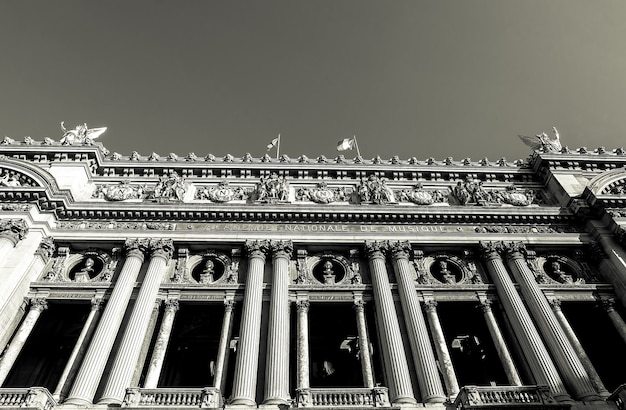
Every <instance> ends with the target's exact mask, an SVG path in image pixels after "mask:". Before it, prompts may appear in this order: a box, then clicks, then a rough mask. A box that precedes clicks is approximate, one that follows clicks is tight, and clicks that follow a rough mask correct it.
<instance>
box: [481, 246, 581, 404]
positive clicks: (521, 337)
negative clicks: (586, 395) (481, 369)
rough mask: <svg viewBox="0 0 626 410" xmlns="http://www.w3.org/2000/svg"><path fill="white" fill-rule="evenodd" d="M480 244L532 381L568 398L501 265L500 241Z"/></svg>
mask: <svg viewBox="0 0 626 410" xmlns="http://www.w3.org/2000/svg"><path fill="white" fill-rule="evenodd" d="M480 246H481V250H482V254H483V259H484V260H485V264H486V265H487V270H488V271H489V274H490V275H491V279H492V280H493V283H494V285H495V286H496V291H497V293H498V297H499V299H500V302H501V303H502V306H503V307H504V311H505V312H506V315H507V317H508V319H509V323H510V324H511V327H512V328H513V332H514V333H515V336H516V338H517V340H518V342H519V344H520V346H521V348H522V351H523V352H524V356H525V358H526V361H527V362H528V364H529V365H530V369H531V371H532V373H533V376H534V379H535V383H536V384H539V385H542V384H543V385H547V386H548V387H549V388H550V391H551V392H552V394H553V396H554V398H555V399H556V400H558V401H571V397H570V396H569V394H568V393H567V390H565V385H564V384H563V381H562V380H561V377H560V376H559V373H558V372H557V370H556V367H555V366H554V363H553V362H552V359H551V358H550V355H549V354H548V350H547V349H546V347H545V346H544V344H543V341H542V340H541V337H540V336H539V332H537V329H536V328H535V326H534V325H533V321H532V319H531V318H530V315H529V314H528V311H527V310H526V307H525V306H524V303H523V302H522V298H521V297H520V295H519V294H518V293H517V290H516V289H515V286H514V285H513V281H512V280H511V277H510V276H509V273H508V271H507V270H506V267H505V266H504V262H503V261H502V258H501V256H500V252H501V251H502V250H503V246H502V244H501V243H492V242H481V243H480Z"/></svg>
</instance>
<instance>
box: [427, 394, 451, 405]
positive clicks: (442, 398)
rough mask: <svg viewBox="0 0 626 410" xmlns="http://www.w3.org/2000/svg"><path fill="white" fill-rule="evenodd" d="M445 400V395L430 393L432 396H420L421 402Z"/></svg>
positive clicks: (441, 401) (440, 401)
mask: <svg viewBox="0 0 626 410" xmlns="http://www.w3.org/2000/svg"><path fill="white" fill-rule="evenodd" d="M446 400H448V399H447V398H446V396H436V395H432V396H426V397H422V402H423V403H445V402H446Z"/></svg>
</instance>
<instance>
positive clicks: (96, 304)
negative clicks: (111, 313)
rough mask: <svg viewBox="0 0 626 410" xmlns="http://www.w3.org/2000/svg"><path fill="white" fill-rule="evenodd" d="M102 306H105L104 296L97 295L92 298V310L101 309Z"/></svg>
mask: <svg viewBox="0 0 626 410" xmlns="http://www.w3.org/2000/svg"><path fill="white" fill-rule="evenodd" d="M102 306H104V299H103V298H101V297H97V296H94V297H92V298H91V310H96V311H97V310H101V309H102Z"/></svg>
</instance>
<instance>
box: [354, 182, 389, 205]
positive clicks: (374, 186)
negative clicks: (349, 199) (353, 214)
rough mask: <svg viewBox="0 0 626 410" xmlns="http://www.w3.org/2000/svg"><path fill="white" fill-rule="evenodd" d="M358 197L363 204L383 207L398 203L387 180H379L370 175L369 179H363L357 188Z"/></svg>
mask: <svg viewBox="0 0 626 410" xmlns="http://www.w3.org/2000/svg"><path fill="white" fill-rule="evenodd" d="M357 196H358V199H359V203H361V204H375V205H383V204H393V203H396V198H395V195H394V193H393V191H392V190H391V188H389V187H388V186H387V179H386V178H379V177H377V176H375V175H370V176H369V177H368V178H367V179H364V178H361V182H360V183H359V185H358V187H357Z"/></svg>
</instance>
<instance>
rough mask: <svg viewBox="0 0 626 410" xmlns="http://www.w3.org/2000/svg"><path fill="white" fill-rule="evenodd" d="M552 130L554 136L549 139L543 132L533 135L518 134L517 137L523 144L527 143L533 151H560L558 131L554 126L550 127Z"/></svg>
mask: <svg viewBox="0 0 626 410" xmlns="http://www.w3.org/2000/svg"><path fill="white" fill-rule="evenodd" d="M552 130H553V131H554V137H555V138H554V139H553V140H551V139H550V137H548V134H546V133H545V132H542V133H541V134H537V135H535V136H534V137H527V136H525V135H518V137H519V138H520V139H521V140H522V141H523V142H524V144H526V145H528V146H529V147H531V148H532V149H534V150H535V151H540V152H561V140H560V137H559V132H558V131H557V130H556V127H552Z"/></svg>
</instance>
